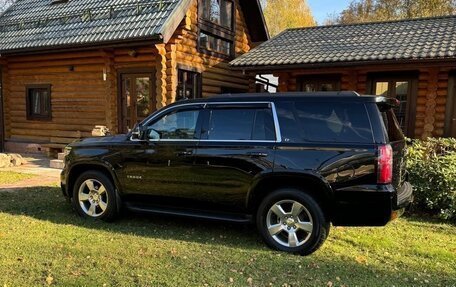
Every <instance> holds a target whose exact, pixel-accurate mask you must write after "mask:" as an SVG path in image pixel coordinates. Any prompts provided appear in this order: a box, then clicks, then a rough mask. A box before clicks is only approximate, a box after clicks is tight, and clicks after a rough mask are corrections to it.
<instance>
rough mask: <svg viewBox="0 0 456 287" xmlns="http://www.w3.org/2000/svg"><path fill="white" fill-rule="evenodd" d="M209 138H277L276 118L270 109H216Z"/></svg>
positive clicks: (211, 120)
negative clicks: (274, 118)
mask: <svg viewBox="0 0 456 287" xmlns="http://www.w3.org/2000/svg"><path fill="white" fill-rule="evenodd" d="M208 139H209V140H259V141H262V140H270V141H273V140H275V129H274V120H273V117H272V113H271V111H270V110H269V109H214V110H212V111H211V117H210V122H209V131H208Z"/></svg>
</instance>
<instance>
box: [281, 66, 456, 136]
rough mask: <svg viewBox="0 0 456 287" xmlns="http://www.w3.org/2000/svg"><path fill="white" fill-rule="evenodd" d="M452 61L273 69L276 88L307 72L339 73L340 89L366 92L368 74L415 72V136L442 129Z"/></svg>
mask: <svg viewBox="0 0 456 287" xmlns="http://www.w3.org/2000/svg"><path fill="white" fill-rule="evenodd" d="M455 66H456V62H454V61H446V62H444V63H443V62H442V63H439V62H432V63H415V64H411V63H403V64H400V65H398V64H395V65H386V64H385V65H375V66H373V65H371V66H369V65H366V66H351V67H338V68H324V69H321V68H320V69H289V70H283V71H280V72H275V74H274V75H275V76H278V77H279V91H281V92H285V91H296V90H297V88H298V85H297V79H298V78H299V77H300V76H309V75H315V76H317V77H318V76H319V75H322V76H323V75H333V74H339V75H340V78H341V90H343V91H357V92H358V93H360V94H366V93H368V92H369V91H370V87H369V85H370V83H369V74H371V73H382V74H385V75H387V74H388V73H389V72H390V73H400V72H404V73H406V72H416V73H417V74H418V78H417V83H418V87H417V94H416V107H412V108H414V109H416V118H415V131H414V135H415V137H416V138H427V137H431V136H433V137H441V136H444V132H445V114H446V105H447V99H448V97H449V96H454V95H449V94H448V82H449V75H450V73H451V72H452V71H454V69H455Z"/></svg>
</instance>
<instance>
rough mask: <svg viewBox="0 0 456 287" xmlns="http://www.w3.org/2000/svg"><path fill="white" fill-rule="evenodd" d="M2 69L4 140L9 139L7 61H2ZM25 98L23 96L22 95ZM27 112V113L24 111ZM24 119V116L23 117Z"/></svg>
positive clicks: (9, 114)
mask: <svg viewBox="0 0 456 287" xmlns="http://www.w3.org/2000/svg"><path fill="white" fill-rule="evenodd" d="M2 66H3V69H2V81H3V83H2V100H3V103H2V104H3V125H4V126H3V132H4V135H3V136H4V139H5V140H7V139H9V138H10V137H11V107H10V101H9V98H10V75H9V67H8V66H9V64H8V60H7V59H4V60H3V64H2ZM24 94H25V90H24ZM24 96H25V95H24ZM26 112H27V111H26ZM24 117H25V115H24Z"/></svg>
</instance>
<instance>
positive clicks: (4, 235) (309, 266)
mask: <svg viewBox="0 0 456 287" xmlns="http://www.w3.org/2000/svg"><path fill="white" fill-rule="evenodd" d="M455 266H456V228H455V226H452V225H446V224H442V223H439V222H432V221H426V220H422V219H420V218H414V217H411V218H403V219H400V220H398V221H395V222H393V223H391V224H390V225H388V226H387V227H384V228H334V229H332V231H331V234H330V237H329V239H328V241H327V242H326V244H325V245H324V246H323V248H322V249H321V250H320V251H318V252H317V253H316V254H314V255H312V256H310V257H299V256H293V255H288V254H284V253H279V252H274V251H271V250H269V249H268V248H266V247H265V245H264V244H263V243H262V242H261V241H260V239H259V237H258V236H257V235H256V234H255V233H254V232H253V229H252V228H250V227H248V226H242V225H231V224H225V223H218V222H204V221H197V220H184V219H176V218H168V217H151V216H141V215H131V214H130V215H125V216H124V217H123V219H121V220H119V221H117V222H115V223H112V224H108V223H101V222H92V221H88V220H84V219H81V218H79V217H77V216H76V215H75V214H74V212H73V211H72V210H71V208H70V206H69V205H68V204H67V203H66V202H65V200H64V199H63V198H62V196H61V194H60V191H59V189H58V188H56V187H49V188H40V189H24V190H19V191H16V192H1V191H0V286H37V285H47V284H52V285H58V286H183V287H185V286H393V285H394V286H456V268H455ZM330 282H331V283H330ZM105 284H106V285H105Z"/></svg>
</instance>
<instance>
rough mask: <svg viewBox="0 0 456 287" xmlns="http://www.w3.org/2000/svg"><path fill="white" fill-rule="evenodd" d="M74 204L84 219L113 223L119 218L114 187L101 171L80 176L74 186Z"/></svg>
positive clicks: (88, 172)
mask: <svg viewBox="0 0 456 287" xmlns="http://www.w3.org/2000/svg"><path fill="white" fill-rule="evenodd" d="M72 202H73V206H74V208H75V209H76V211H77V212H78V213H79V214H80V215H81V216H83V217H87V218H93V219H100V220H104V221H111V220H113V219H114V218H115V217H116V216H117V200H116V192H115V188H114V185H113V183H112V182H111V180H110V179H109V178H108V177H107V176H106V175H105V174H103V173H101V172H99V171H87V172H85V173H83V174H81V175H80V176H79V178H78V179H77V180H76V183H75V185H74V189H73V197H72Z"/></svg>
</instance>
